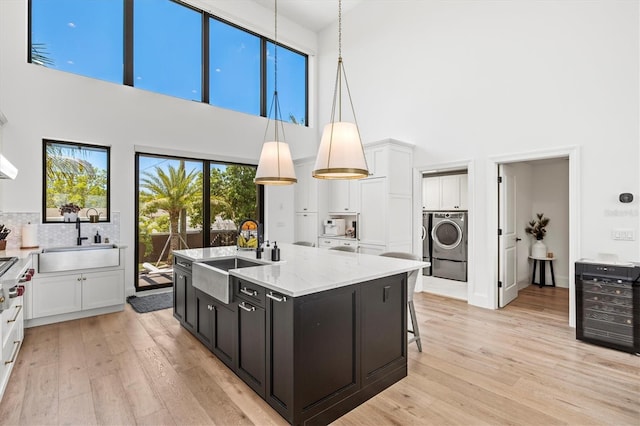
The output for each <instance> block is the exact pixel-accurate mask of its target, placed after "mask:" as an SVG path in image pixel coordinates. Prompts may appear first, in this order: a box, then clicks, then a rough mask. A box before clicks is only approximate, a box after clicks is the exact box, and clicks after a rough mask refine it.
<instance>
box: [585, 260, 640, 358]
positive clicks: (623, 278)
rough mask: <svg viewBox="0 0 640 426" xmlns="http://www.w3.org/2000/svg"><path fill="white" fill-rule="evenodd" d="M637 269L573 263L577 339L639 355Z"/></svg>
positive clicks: (639, 274)
mask: <svg viewBox="0 0 640 426" xmlns="http://www.w3.org/2000/svg"><path fill="white" fill-rule="evenodd" d="M639 279H640V265H638V264H632V263H629V264H625V265H612V264H604V263H590V262H589V263H587V262H576V312H577V322H576V338H577V339H579V340H583V341H585V342H588V343H593V344H596V345H601V346H606V347H609V348H613V349H618V350H621V351H625V352H631V353H640V306H639V305H640V283H639V282H638V280H639Z"/></svg>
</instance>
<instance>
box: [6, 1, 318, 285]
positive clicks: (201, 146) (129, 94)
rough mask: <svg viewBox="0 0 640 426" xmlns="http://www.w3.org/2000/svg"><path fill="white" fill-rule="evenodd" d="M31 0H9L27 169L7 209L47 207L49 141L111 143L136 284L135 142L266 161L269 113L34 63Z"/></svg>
mask: <svg viewBox="0 0 640 426" xmlns="http://www.w3.org/2000/svg"><path fill="white" fill-rule="evenodd" d="M209 3H211V4H215V6H216V10H215V11H218V12H219V11H224V10H227V9H229V10H230V12H229V13H228V14H227V15H226V16H225V17H227V18H233V17H234V16H237V15H241V16H242V21H243V22H246V21H249V22H252V21H254V20H255V23H256V27H259V28H262V27H269V24H266V23H267V22H268V23H272V22H273V12H270V11H268V10H266V9H264V8H262V7H260V6H258V5H256V4H255V3H252V2H243V8H242V10H239V9H238V4H237V3H239V2H228V1H210V2H209ZM26 5H27V2H26V1H24V0H1V1H0V110H1V111H3V112H4V114H5V115H6V116H7V119H8V123H7V124H6V125H5V126H4V128H3V132H4V134H3V147H2V148H3V154H4V155H5V156H6V157H7V158H9V159H10V161H11V162H12V163H13V164H14V165H15V166H16V167H18V169H19V170H20V172H19V175H18V178H17V179H16V180H15V181H5V182H2V186H3V193H2V197H3V199H2V204H3V205H2V207H3V209H4V211H8V212H40V211H41V208H42V207H41V203H42V201H41V200H42V188H41V186H42V172H41V169H42V165H41V162H42V160H41V158H42V138H52V139H59V140H66V141H82V142H87V143H94V144H101V145H110V146H111V147H112V149H111V155H112V158H111V160H112V162H111V164H112V180H111V188H112V199H111V206H112V209H113V210H114V211H119V212H121V218H122V222H121V235H120V238H119V241H120V242H121V243H123V244H127V245H128V246H129V247H130V249H129V252H128V254H127V265H126V268H127V270H126V280H127V286H128V289H129V290H128V291H131V289H132V288H133V277H134V254H133V247H134V244H133V243H134V224H135V220H136V219H135V218H134V179H135V176H134V146H144V147H152V148H151V149H152V150H156V151H157V152H161V153H162V152H165V153H166V152H175V153H185V154H188V155H191V156H197V157H203V158H213V159H218V160H239V161H242V162H245V163H252V164H257V161H258V156H259V154H260V148H261V144H262V142H263V137H264V129H265V126H266V119H264V118H261V117H255V116H251V115H247V114H242V113H237V112H233V111H228V110H224V109H220V108H216V107H212V106H209V105H203V104H200V103H196V102H191V101H185V100H181V99H177V98H171V97H168V96H164V95H160V94H156V93H151V92H146V91H143V90H138V89H134V88H131V87H127V86H122V85H117V84H112V83H107V82H102V81H98V80H93V79H90V78H85V77H81V76H77V75H73V74H69V73H64V72H60V71H56V70H52V69H47V68H43V67H40V66H36V65H32V64H28V63H27V62H26V52H27V40H26V35H27V15H26V12H27V6H26ZM281 21H282V22H283V28H282V29H281V30H280V31H281V32H282V38H281V40H297V45H296V47H297V48H299V49H301V50H305V51H307V52H311V53H312V52H315V50H316V49H317V46H316V44H315V43H316V41H315V40H316V35H315V34H313V33H311V32H309V31H308V30H306V29H304V28H301V27H299V26H297V25H295V24H293V23H286V22H285V21H286V20H284V19H281ZM254 29H255V28H254ZM266 35H267V36H271V35H272V33H269V34H266ZM312 62H313V61H312ZM312 68H313V67H312ZM312 74H314V70H313V69H312ZM311 104H312V105H313V101H312V102H311ZM286 136H287V141H288V142H289V143H290V145H291V151H292V155H293V156H294V157H304V156H309V155H312V153H315V150H316V146H317V145H316V130H315V129H313V128H304V127H300V126H293V125H286ZM279 205H280V203H277V206H276V212H275V213H277V211H278V209H279ZM271 208H272V206H271V205H270V203H269V200H267V209H266V210H267V211H266V213H265V216H268V215H272V216H273V215H275V213H273V214H272V213H271Z"/></svg>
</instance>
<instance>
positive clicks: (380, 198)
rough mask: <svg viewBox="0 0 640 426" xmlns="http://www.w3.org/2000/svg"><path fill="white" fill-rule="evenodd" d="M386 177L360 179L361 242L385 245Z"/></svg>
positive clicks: (359, 230) (359, 231)
mask: <svg viewBox="0 0 640 426" xmlns="http://www.w3.org/2000/svg"><path fill="white" fill-rule="evenodd" d="M386 185H387V178H384V177H381V178H374V179H365V180H362V181H360V205H361V208H362V213H361V214H360V215H359V220H360V222H359V224H358V233H359V234H358V235H360V237H359V238H360V242H361V243H363V244H381V245H383V246H384V245H385V244H386V241H387V208H388V206H387V203H385V202H384V200H385V198H386V194H387V188H386Z"/></svg>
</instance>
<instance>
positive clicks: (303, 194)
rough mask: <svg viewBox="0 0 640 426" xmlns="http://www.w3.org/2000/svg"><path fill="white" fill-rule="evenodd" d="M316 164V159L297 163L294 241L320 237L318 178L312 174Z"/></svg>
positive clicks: (312, 240)
mask: <svg viewBox="0 0 640 426" xmlns="http://www.w3.org/2000/svg"><path fill="white" fill-rule="evenodd" d="M314 165H315V160H309V161H302V162H300V163H297V164H295V169H296V177H297V178H298V183H296V184H295V185H294V198H295V199H294V205H295V209H296V214H295V224H294V228H293V235H294V241H309V242H314V241H316V238H318V225H319V223H318V180H317V179H315V178H314V177H313V176H311V172H312V171H313V166H314Z"/></svg>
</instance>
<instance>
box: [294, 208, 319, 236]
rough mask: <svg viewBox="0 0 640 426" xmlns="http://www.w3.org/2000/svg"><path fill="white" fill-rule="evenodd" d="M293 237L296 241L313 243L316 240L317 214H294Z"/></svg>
mask: <svg viewBox="0 0 640 426" xmlns="http://www.w3.org/2000/svg"><path fill="white" fill-rule="evenodd" d="M295 221H296V222H295V227H294V230H293V232H294V235H295V240H296V241H308V242H310V243H313V242H315V241H316V238H318V213H300V212H298V213H296V219H295Z"/></svg>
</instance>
